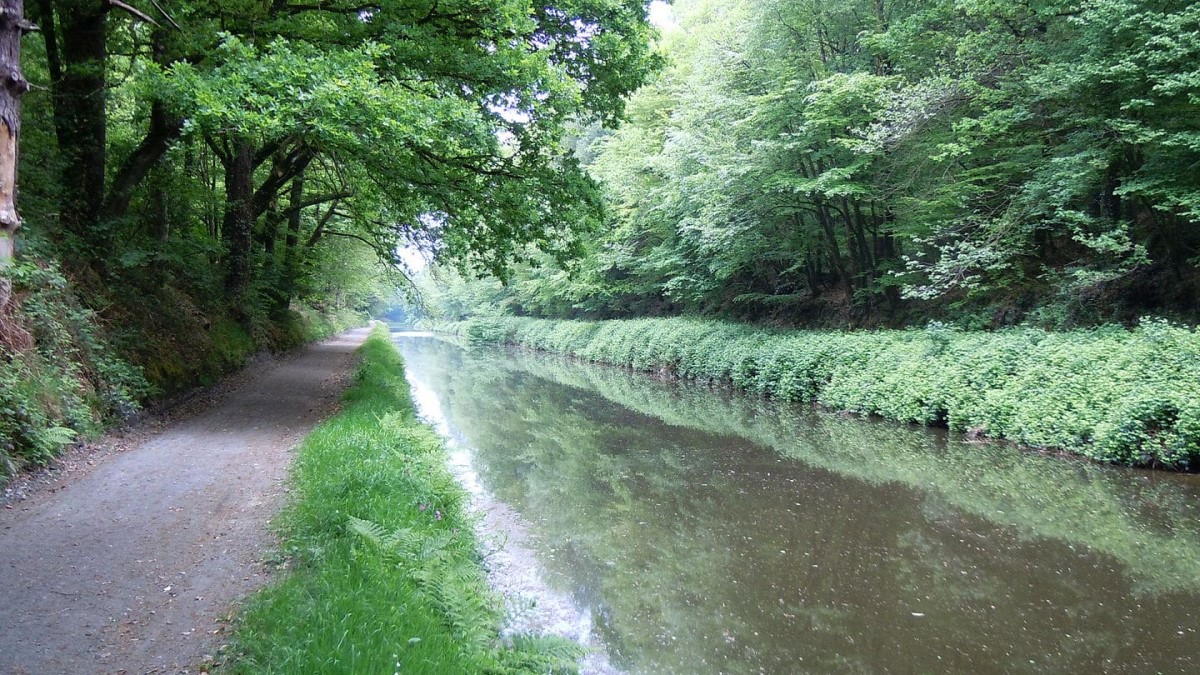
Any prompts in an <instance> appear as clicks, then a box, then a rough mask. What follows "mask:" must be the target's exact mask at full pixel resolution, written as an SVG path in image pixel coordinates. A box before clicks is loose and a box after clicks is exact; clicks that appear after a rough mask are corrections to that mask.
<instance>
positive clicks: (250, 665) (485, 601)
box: [228, 326, 578, 673]
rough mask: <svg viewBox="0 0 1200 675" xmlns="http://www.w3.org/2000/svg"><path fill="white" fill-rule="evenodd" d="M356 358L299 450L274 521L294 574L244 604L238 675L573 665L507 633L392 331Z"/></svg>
mask: <svg viewBox="0 0 1200 675" xmlns="http://www.w3.org/2000/svg"><path fill="white" fill-rule="evenodd" d="M360 354H361V363H360V365H359V366H358V370H357V372H356V375H355V381H354V384H353V386H352V387H351V388H350V390H349V391H348V392H347V393H346V396H345V399H344V402H345V406H344V408H343V410H342V411H341V412H340V413H339V414H338V415H337V416H335V417H333V418H332V419H330V420H329V421H327V422H325V423H324V424H322V425H321V426H319V427H318V428H317V429H315V430H314V431H313V432H312V434H311V435H309V436H308V437H307V438H306V439H305V441H304V442H303V443H302V444H301V446H300V447H299V450H298V455H297V457H296V463H295V466H294V473H293V477H292V484H293V488H294V491H293V495H292V499H293V501H292V503H291V505H290V506H289V507H288V508H287V509H286V510H285V512H284V513H283V515H282V516H281V517H280V519H279V521H278V524H279V527H280V529H281V530H282V544H281V555H280V558H281V560H282V561H284V562H283V564H284V565H285V567H286V568H287V572H286V574H285V575H284V577H283V578H282V579H281V580H280V581H278V582H277V583H275V584H273V585H271V586H270V587H268V588H266V589H264V590H263V591H262V592H261V593H259V594H258V595H257V596H255V597H254V598H253V599H252V600H251V601H250V602H249V604H248V605H247V607H246V610H245V612H244V614H243V616H242V618H241V619H240V622H239V626H238V630H237V633H236V641H235V646H234V649H233V652H232V658H231V662H230V663H229V664H228V670H229V672H234V673H264V672H270V673H311V672H324V673H330V672H345V673H385V672H403V673H421V672H428V673H475V672H497V673H509V672H546V671H548V670H552V669H556V668H557V669H567V670H570V669H571V668H573V664H574V658H575V657H576V656H577V655H578V654H577V649H575V648H573V647H572V646H571V645H570V644H569V643H566V642H565V641H560V640H553V639H551V640H541V639H537V638H523V637H515V638H511V639H507V640H505V639H502V638H501V636H500V626H501V622H502V619H503V615H502V611H501V609H500V606H501V605H500V602H499V598H497V597H496V596H495V595H494V594H493V592H492V591H491V590H490V589H489V588H488V585H487V581H486V578H485V576H484V572H483V567H482V560H481V558H480V553H479V547H478V544H477V541H476V539H475V535H474V531H473V528H472V522H471V518H470V516H469V515H468V513H467V503H468V502H467V496H466V494H465V492H464V490H463V488H462V487H461V486H460V485H459V484H458V483H457V482H456V481H455V479H454V477H453V476H452V475H451V474H450V472H449V470H448V468H447V465H446V453H445V448H444V446H443V445H442V441H441V439H440V438H439V437H438V436H437V434H436V432H434V431H433V430H432V429H430V428H429V427H428V426H427V425H425V424H424V423H422V422H421V421H419V420H418V419H417V416H416V412H415V410H414V408H413V404H412V401H411V399H410V394H409V387H408V383H407V381H406V380H405V378H404V364H403V361H402V360H401V358H400V356H399V354H398V353H397V351H396V349H395V347H394V346H393V345H392V344H391V341H390V336H389V334H388V332H387V330H386V329H385V328H383V327H382V326H381V327H377V328H376V329H375V331H374V332H373V333H372V334H371V336H370V337H369V338H368V339H367V341H366V343H365V344H364V345H363V347H362V348H361V351H360Z"/></svg>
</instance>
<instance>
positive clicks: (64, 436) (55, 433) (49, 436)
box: [38, 427, 79, 447]
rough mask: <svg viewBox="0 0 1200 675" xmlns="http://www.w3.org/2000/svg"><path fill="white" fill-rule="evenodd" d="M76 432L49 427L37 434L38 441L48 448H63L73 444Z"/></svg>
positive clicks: (65, 428) (63, 428)
mask: <svg viewBox="0 0 1200 675" xmlns="http://www.w3.org/2000/svg"><path fill="white" fill-rule="evenodd" d="M78 435H79V434H78V432H76V431H75V430H74V429H69V428H67V427H49V428H47V429H43V430H42V431H41V432H40V433H39V434H38V440H40V441H41V442H42V443H45V444H46V445H49V446H59V447H61V446H64V445H70V444H71V443H74V442H75V438H76V437H77V436H78Z"/></svg>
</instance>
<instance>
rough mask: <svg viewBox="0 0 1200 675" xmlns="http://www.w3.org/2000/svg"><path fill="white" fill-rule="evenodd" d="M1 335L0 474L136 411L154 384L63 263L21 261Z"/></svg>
mask: <svg viewBox="0 0 1200 675" xmlns="http://www.w3.org/2000/svg"><path fill="white" fill-rule="evenodd" d="M0 283H5V284H7V286H8V288H9V289H10V290H11V296H10V298H9V302H8V303H7V304H6V306H5V307H4V308H3V309H2V311H3V313H4V327H3V328H4V330H3V335H2V336H0V338H2V339H0V479H2V478H3V477H4V476H7V475H11V474H12V473H14V472H15V471H17V470H19V469H20V468H21V467H23V466H25V465H28V464H40V463H44V462H46V461H48V460H49V459H51V458H52V457H53V456H54V455H55V453H57V452H58V451H59V450H60V449H61V448H62V447H63V446H65V445H67V444H69V443H71V441H73V440H74V439H75V438H76V436H77V435H79V434H90V433H94V432H95V431H97V430H99V429H100V428H102V427H103V426H104V425H105V424H106V423H109V422H111V421H114V420H118V419H121V418H123V417H125V416H126V415H128V414H130V413H132V412H133V411H134V410H136V409H137V406H138V401H139V400H141V399H142V398H143V397H144V396H145V395H146V394H147V393H148V392H149V386H148V385H147V383H146V380H145V379H144V378H143V377H142V373H141V371H140V369H138V368H136V367H134V366H132V365H130V364H129V363H128V362H127V361H125V360H123V359H121V358H119V357H118V356H117V355H116V354H115V353H114V350H112V349H111V348H110V347H109V346H108V345H107V344H106V342H105V340H104V339H103V337H102V331H101V327H100V325H99V323H98V320H97V317H96V314H95V313H94V312H92V311H90V310H88V309H86V308H84V307H83V306H82V305H81V304H80V303H79V302H78V301H77V300H76V298H75V296H74V294H73V293H72V292H71V289H70V285H69V284H68V283H67V280H66V278H65V277H63V275H62V274H61V273H60V272H59V271H58V269H57V268H56V267H54V266H52V265H49V264H45V263H40V264H39V263H32V262H29V263H21V264H18V265H14V266H13V267H11V268H10V269H8V270H6V271H5V272H4V276H3V280H2V281H0Z"/></svg>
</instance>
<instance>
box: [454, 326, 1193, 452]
mask: <svg viewBox="0 0 1200 675" xmlns="http://www.w3.org/2000/svg"><path fill="white" fill-rule="evenodd" d="M438 328H441V329H444V330H448V331H450V332H454V333H457V334H459V335H461V336H464V337H467V338H469V339H470V340H472V341H474V342H496V343H501V342H502V343H509V344H518V345H523V346H526V347H531V348H534V349H542V350H547V351H552V352H559V353H563V354H570V355H572V356H575V357H578V358H582V359H587V360H590V361H598V362H604V363H611V364H616V365H621V366H627V367H631V368H634V369H637V370H660V369H668V370H670V371H673V372H675V373H678V374H679V375H680V376H682V377H686V378H690V379H697V380H706V381H714V382H731V383H732V384H733V385H734V386H736V387H739V388H742V389H746V390H749V391H754V392H759V393H762V394H765V395H768V396H772V397H775V398H779V399H782V400H787V401H806V402H813V403H818V404H820V405H823V406H826V407H829V408H832V409H835V410H844V411H849V412H855V413H861V414H866V415H879V416H882V417H886V418H889V419H894V420H900V421H906V422H915V423H918V424H925V425H934V424H945V425H947V426H949V427H950V428H951V429H954V430H957V431H969V432H971V433H974V434H980V435H986V436H990V437H994V438H1006V439H1009V440H1012V441H1016V442H1018V443H1022V444H1025V445H1028V446H1032V447H1038V448H1057V449H1063V450H1068V451H1071V452H1075V453H1079V454H1081V455H1085V456H1087V457H1091V458H1093V459H1097V460H1100V461H1105V462H1115V463H1121V464H1130V465H1137V466H1156V467H1168V468H1176V469H1184V470H1187V469H1191V470H1195V469H1197V468H1200V333H1197V331H1196V330H1194V329H1189V328H1185V327H1181V326H1176V325H1172V324H1169V323H1167V322H1166V321H1161V320H1146V321H1143V322H1142V324H1141V326H1139V327H1138V328H1137V329H1135V330H1126V329H1123V328H1119V327H1103V328H1098V329H1094V330H1087V331H1069V332H1046V331H1042V330H1036V329H1013V330H1007V331H1000V332H996V333H983V332H963V331H958V330H954V329H951V328H948V327H946V326H941V325H938V324H931V325H930V326H929V327H928V328H926V329H923V330H904V331H874V332H818V331H789V332H774V331H768V330H763V329H758V328H753V327H749V326H744V325H740V324H733V323H726V322H715V321H704V320H697V319H685V318H672V319H637V320H631V321H598V322H585V321H554V320H544V319H529V318H519V317H502V318H487V319H474V320H471V321H466V322H461V323H457V324H447V325H443V326H438Z"/></svg>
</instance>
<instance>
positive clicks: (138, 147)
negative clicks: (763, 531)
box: [0, 0, 1200, 473]
mask: <svg viewBox="0 0 1200 675" xmlns="http://www.w3.org/2000/svg"><path fill="white" fill-rule="evenodd" d="M5 7H6V10H5V12H4V14H3V19H4V20H3V22H0V47H2V48H0V52H3V54H4V59H5V61H4V65H5V67H6V69H7V70H6V72H7V73H8V77H7V80H6V85H5V87H4V88H3V92H0V98H2V99H3V100H2V101H0V104H2V105H0V113H2V115H0V116H2V117H3V119H4V120H5V121H6V124H4V125H0V127H3V128H4V129H6V130H7V131H8V132H11V133H7V135H6V136H5V138H4V139H0V140H5V143H6V144H5V145H4V148H0V149H5V151H4V152H0V160H4V158H5V157H8V158H10V159H12V158H16V157H19V162H17V161H15V160H13V161H7V160H5V161H0V184H4V185H7V186H8V189H7V191H6V190H0V198H3V197H4V196H5V195H8V196H10V197H13V198H15V201H12V202H9V201H7V200H5V199H0V201H5V204H4V206H5V208H0V229H2V230H3V236H2V237H0V243H2V244H3V246H0V258H3V261H4V272H3V276H4V283H3V290H4V296H5V297H4V298H3V300H4V303H3V311H2V312H0V344H2V346H3V354H4V358H3V360H2V363H0V443H2V447H3V450H2V451H0V454H2V455H3V458H4V461H3V464H4V471H5V472H8V473H11V472H12V471H14V470H17V469H18V468H19V467H20V466H22V465H24V464H27V463H30V462H33V463H37V462H42V461H45V460H46V459H47V458H49V457H50V456H52V455H53V453H54V452H55V451H56V449H57V448H59V447H61V446H63V445H65V444H67V443H69V442H71V441H72V440H73V439H74V438H75V437H76V436H77V435H78V434H80V433H84V434H87V433H91V432H93V431H95V430H96V429H98V428H100V427H102V426H104V425H105V424H107V423H108V422H110V421H112V420H114V419H119V418H121V417H123V416H125V415H128V414H129V413H130V412H131V411H133V410H135V409H136V408H137V407H138V406H139V405H141V404H143V403H144V402H145V401H147V400H149V399H152V398H154V397H161V396H163V395H166V394H170V393H172V392H176V391H180V390H183V389H186V388H187V387H189V386H192V385H194V384H196V383H200V382H208V381H212V380H213V379H214V378H215V377H217V376H218V375H219V374H220V373H222V372H226V371H228V370H231V369H234V368H236V367H238V366H239V365H240V364H241V363H243V362H244V361H245V359H246V358H247V357H248V356H249V355H250V354H253V353H255V352H256V351H259V350H261V349H264V348H267V349H275V350H281V349H285V348H287V347H289V346H291V345H295V344H298V343H300V342H303V341H305V340H309V339H313V338H314V337H317V336H319V335H322V334H328V333H330V332H332V331H334V330H336V329H337V328H339V327H342V326H345V325H347V324H349V323H351V322H353V321H356V320H358V318H359V317H361V316H364V315H365V313H369V312H374V313H375V314H377V315H378V314H381V313H382V312H384V311H385V310H386V309H387V308H388V306H389V305H393V304H395V301H396V297H397V292H398V291H397V289H398V288H399V289H404V288H408V289H413V288H415V289H417V291H419V292H418V293H417V294H416V296H415V300H413V301H411V302H410V303H409V307H410V308H411V309H412V311H413V312H416V313H423V314H426V315H429V316H433V317H435V318H440V319H449V320H460V319H465V318H469V317H473V316H494V315H497V314H514V315H518V316H533V317H543V318H551V319H613V318H638V317H678V316H687V317H708V318H719V319H724V320H733V321H738V322H749V323H754V324H759V325H766V326H768V327H770V328H772V329H775V328H797V327H798V328H821V329H828V328H838V329H852V328H884V327H889V328H903V327H925V326H929V325H934V326H947V327H951V328H954V329H967V330H971V329H975V330H995V329H1004V328H1008V327H1013V326H1023V327H1034V328H1039V329H1050V330H1062V329H1090V328H1093V327H1097V326H1113V325H1115V326H1122V325H1123V326H1133V325H1136V324H1138V323H1139V322H1140V321H1142V319H1144V318H1146V317H1156V318H1158V319H1166V320H1167V321H1171V322H1174V323H1175V324H1182V325H1183V326H1184V328H1181V329H1180V330H1183V331H1184V332H1186V333H1187V335H1186V336H1184V337H1182V338H1180V339H1181V340H1183V342H1182V343H1185V344H1189V345H1190V344H1193V342H1195V340H1194V333H1193V332H1191V331H1190V330H1189V329H1187V328H1186V326H1190V325H1194V324H1195V322H1196V317H1197V314H1198V311H1200V265H1198V263H1200V227H1197V221H1200V171H1197V167H1198V166H1200V66H1198V65H1197V64H1200V8H1198V7H1197V6H1196V5H1194V4H1193V3H1189V2H1184V1H1182V0H1025V1H1021V2H1008V1H1003V2H1002V1H999V0H837V1H836V2H827V1H817V0H734V1H732V2H715V1H711V0H678V1H677V2H675V3H673V4H672V5H671V9H670V11H666V12H664V11H663V10H664V9H665V5H664V4H663V3H643V2H641V1H640V0H564V1H562V2H552V3H537V4H533V3H527V2H517V1H515V0H412V1H408V0H405V1H400V0H395V1H393V0H380V1H373V2H372V1H367V2H359V1H357V0H352V1H350V2H328V3H326V2H321V3H308V2H303V1H299V0H298V1H295V2H289V1H286V0H272V1H271V2H265V1H263V2H255V1H251V2H242V1H237V2H234V1H231V0H222V1H213V2H208V1H203V0H202V1H199V2H192V1H182V0H181V1H178V2H171V3H165V2H162V1H161V0H137V1H134V2H125V1H124V0H37V1H36V2H34V3H31V4H30V5H29V6H28V7H22V5H21V3H18V2H8V3H6V5H5ZM22 10H23V12H24V14H23V15H22V13H21V12H22ZM651 10H656V11H657V12H658V15H659V17H660V18H659V20H658V21H656V23H657V25H652V24H651V22H650V20H649V13H650V11H651ZM18 113H19V117H16V116H15V115H17V114H18ZM18 122H19V124H18ZM17 131H19V155H18V154H17V147H18V146H17V143H18V133H16V132H17ZM9 153H11V154H9ZM13 178H15V179H16V180H17V183H16V185H17V186H19V192H18V191H17V190H15V189H12V188H13V185H14V184H13V183H12V179H13ZM6 181H7V182H6ZM10 206H11V208H10ZM413 260H420V261H422V262H419V263H418V264H416V265H415V266H414V265H413V264H411V261H413ZM406 261H409V262H407V263H406ZM423 261H432V264H431V265H430V266H429V267H428V269H424V270H422V269H420V268H421V267H422V266H423ZM413 277H415V278H413ZM931 322H932V323H931ZM1155 325H1157V324H1155ZM1151 332H1153V331H1151ZM1172 334H1174V333H1172ZM1089 344H1091V343H1089ZM1097 344H1098V343H1097ZM1089 349H1090V347H1089ZM1185 351H1186V350H1185ZM1177 355H1178V354H1177ZM1081 372H1082V371H1081ZM1155 410H1158V408H1155ZM935 413H937V410H935V411H934V413H930V414H929V415H927V417H930V419H934V420H935V421H936V420H937V419H940V418H941V416H940V415H939V414H935ZM1155 414H1157V413H1155ZM1164 414H1166V413H1164ZM1172 415H1174V413H1172ZM1175 416H1177V415H1175ZM1168 417H1171V415H1168ZM1172 420H1174V417H1172ZM1171 423H1172V424H1174V422H1171ZM1189 437H1190V436H1189ZM1185 454H1187V453H1185Z"/></svg>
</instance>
